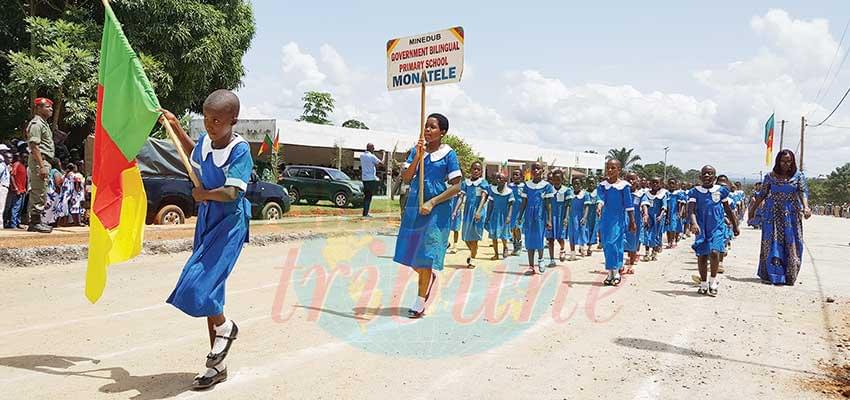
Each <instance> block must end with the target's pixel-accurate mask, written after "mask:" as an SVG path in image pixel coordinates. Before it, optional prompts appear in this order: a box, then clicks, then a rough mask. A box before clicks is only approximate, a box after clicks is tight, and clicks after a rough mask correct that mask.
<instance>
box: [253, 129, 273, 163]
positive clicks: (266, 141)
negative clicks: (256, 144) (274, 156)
mask: <svg viewBox="0 0 850 400" xmlns="http://www.w3.org/2000/svg"><path fill="white" fill-rule="evenodd" d="M273 147H274V143H272V138H270V137H269V134H268V132H266V137H265V138H263V143H261V144H260V150H258V151H257V157H259V156H260V155H261V154H263V153H268V152H269V151H271V149H272V148H273Z"/></svg>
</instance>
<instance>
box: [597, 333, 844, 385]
mask: <svg viewBox="0 0 850 400" xmlns="http://www.w3.org/2000/svg"><path fill="white" fill-rule="evenodd" d="M613 342H614V344H617V345H620V346H623V347H631V348H633V349H638V350H644V351H657V352H659V353H670V354H676V355H680V356H685V357H695V358H704V359H709V360H722V361H728V362H734V363H738V364H746V365H752V366H756V367H762V368H767V369H781V370H783V371H788V372H795V373H799V374H806V375H813V376H822V377H827V378H836V377H833V376H830V375H827V374H823V373H820V372H815V371H806V370H801V369H795V368H787V367H782V366H778V365H770V364H764V363H759V362H755V361H746V360H737V359H734V358H728V357H723V356H719V355H716V354H711V353H706V352H702V351H696V350H693V349H689V348H686V347H679V346H674V345H672V344H667V343H664V342H658V341H655V340H649V339H641V338H628V337H618V338H616V339H614V340H613Z"/></svg>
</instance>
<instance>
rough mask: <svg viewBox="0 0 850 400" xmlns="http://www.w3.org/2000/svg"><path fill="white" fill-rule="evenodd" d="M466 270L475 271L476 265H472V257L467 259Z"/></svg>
mask: <svg viewBox="0 0 850 400" xmlns="http://www.w3.org/2000/svg"><path fill="white" fill-rule="evenodd" d="M466 268H469V269H475V265H473V264H472V257H466Z"/></svg>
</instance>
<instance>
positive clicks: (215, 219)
mask: <svg viewBox="0 0 850 400" xmlns="http://www.w3.org/2000/svg"><path fill="white" fill-rule="evenodd" d="M203 112H204V128H206V133H202V134H201V135H200V137H199V138H198V143H197V144H195V142H194V141H193V140H192V138H190V137H189V135H187V134H186V132H185V131H184V130H183V128H182V127H181V126H180V121H179V120H178V119H177V117H175V116H174V114H172V113H170V112H168V111H164V113H163V114H164V115H163V117H164V118H165V120H166V122H167V123H169V124H170V125H171V126H172V127H173V128H174V130H175V131H176V132H177V134H178V137H179V138H180V142H181V145H182V146H183V149H184V150H185V151H186V152H187V153H190V154H191V156H190V160H191V164H192V166H193V167H194V169H195V170H196V171H197V172H198V174H197V175H198V178H199V179H200V181H201V186H200V187H196V188H194V189H192V197H194V198H195V201H197V202H198V203H199V208H198V218H197V222H196V224H195V243H194V247H193V251H192V255H191V256H190V257H189V260H188V261H186V265H185V266H184V267H183V272H182V273H181V274H180V278H179V279H178V280H177V285H176V287H175V288H174V291H173V292H172V293H171V295H170V296H169V297H168V300H167V302H168V303H169V304H172V305H174V306H175V307H177V308H178V309H180V310H181V311H183V312H184V313H186V314H188V315H190V316H192V317H206V319H207V331H208V333H209V339H210V347H211V349H210V352H209V354H207V360H206V367H207V370H206V372H204V373H201V374H199V375H198V376H197V377H195V382H194V384H195V388H196V389H204V388H208V387H211V386H213V385H216V384H218V383H219V382H222V381H224V380H226V379H227V367H226V366H225V363H224V360H225V358H226V357H227V354H228V353H229V351H230V346H231V345H232V344H233V341H234V340H236V337H237V334H238V333H239V328H238V327H237V326H236V324H235V323H234V322H233V320H230V319H227V318H226V317H225V316H224V290H225V284H226V282H227V278H228V276H230V272H231V271H232V270H233V266H234V265H235V264H236V261H237V260H238V259H239V254H240V253H241V252H242V247H243V246H244V244H245V243H246V242H248V222H249V220H250V219H251V203H250V202H249V201H248V199H246V198H245V190H246V189H247V188H248V182H249V181H250V179H251V171H252V170H253V168H254V162H253V160H252V158H251V148H250V146H249V145H248V142H247V141H245V139H243V138H242V137H241V136H239V135H237V134H235V133H234V132H233V126H234V125H236V121H237V118H238V117H239V98H238V97H236V95H235V94H233V92H231V91H229V90H224V89H219V90H216V91H214V92H212V93H211V94H210V95H209V96H207V98H206V100H204V104H203Z"/></svg>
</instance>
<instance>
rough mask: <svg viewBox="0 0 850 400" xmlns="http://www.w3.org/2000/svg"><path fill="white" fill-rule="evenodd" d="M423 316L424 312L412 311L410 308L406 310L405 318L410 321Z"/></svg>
mask: <svg viewBox="0 0 850 400" xmlns="http://www.w3.org/2000/svg"><path fill="white" fill-rule="evenodd" d="M424 316H425V310H422V311H413V309H412V308H408V309H407V318H410V319H419V318H422V317H424Z"/></svg>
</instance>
